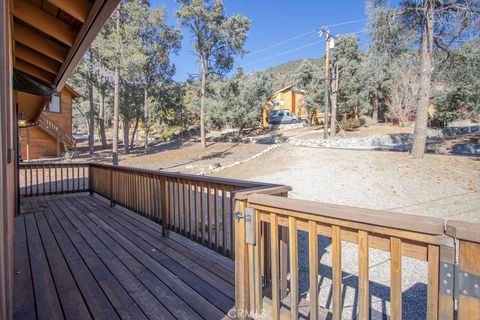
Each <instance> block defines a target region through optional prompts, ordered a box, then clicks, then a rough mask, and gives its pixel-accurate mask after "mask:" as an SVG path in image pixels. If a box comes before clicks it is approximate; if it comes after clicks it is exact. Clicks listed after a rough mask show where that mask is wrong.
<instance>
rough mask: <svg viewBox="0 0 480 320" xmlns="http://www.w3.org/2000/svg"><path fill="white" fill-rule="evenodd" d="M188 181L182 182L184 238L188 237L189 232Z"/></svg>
mask: <svg viewBox="0 0 480 320" xmlns="http://www.w3.org/2000/svg"><path fill="white" fill-rule="evenodd" d="M186 182H187V181H186V180H182V204H183V205H182V218H183V232H182V234H183V235H184V236H188V233H187V232H188V230H187V225H188V223H187V183H186Z"/></svg>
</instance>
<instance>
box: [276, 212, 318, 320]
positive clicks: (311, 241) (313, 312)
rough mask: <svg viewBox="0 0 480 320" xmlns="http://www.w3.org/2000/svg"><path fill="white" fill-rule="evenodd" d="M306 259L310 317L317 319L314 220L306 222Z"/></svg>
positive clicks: (316, 247) (316, 243)
mask: <svg viewBox="0 0 480 320" xmlns="http://www.w3.org/2000/svg"><path fill="white" fill-rule="evenodd" d="M308 260H309V266H310V270H309V273H310V275H309V280H310V319H313V320H316V319H318V287H317V286H318V237H317V223H316V222H315V221H309V222H308ZM272 277H273V275H272Z"/></svg>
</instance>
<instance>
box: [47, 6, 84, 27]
mask: <svg viewBox="0 0 480 320" xmlns="http://www.w3.org/2000/svg"><path fill="white" fill-rule="evenodd" d="M48 2H50V3H51V4H53V5H54V6H56V7H57V8H59V9H61V10H63V11H65V12H66V13H68V14H69V15H71V16H72V17H74V18H75V19H77V20H78V21H80V22H82V23H84V22H85V20H86V19H87V16H88V13H89V12H90V8H91V7H92V4H91V3H90V2H88V1H87V0H75V1H65V0H48Z"/></svg>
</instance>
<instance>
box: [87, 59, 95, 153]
mask: <svg viewBox="0 0 480 320" xmlns="http://www.w3.org/2000/svg"><path fill="white" fill-rule="evenodd" d="M89 51H90V52H89V56H90V75H89V77H88V78H89V79H88V103H89V105H90V114H89V117H88V118H89V121H88V153H89V154H90V155H92V154H93V153H94V152H95V104H94V103H93V56H92V51H91V50H89Z"/></svg>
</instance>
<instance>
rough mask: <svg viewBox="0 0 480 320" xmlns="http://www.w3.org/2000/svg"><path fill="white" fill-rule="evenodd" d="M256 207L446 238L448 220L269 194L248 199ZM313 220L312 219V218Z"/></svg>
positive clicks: (286, 213)
mask: <svg viewBox="0 0 480 320" xmlns="http://www.w3.org/2000/svg"><path fill="white" fill-rule="evenodd" d="M248 202H249V204H250V205H252V206H253V207H259V208H260V207H262V206H267V207H269V208H272V209H273V208H276V209H281V210H283V211H285V215H286V216H290V215H295V216H299V215H300V214H311V215H316V216H321V217H325V218H332V219H340V220H345V221H350V222H358V223H363V224H369V225H372V226H379V227H386V228H395V229H402V230H407V231H413V232H419V233H425V234H432V235H443V234H444V229H445V220H443V219H439V218H433V217H426V216H419V215H413V214H405V213H398V212H390V211H382V210H373V209H366V208H358V207H352V206H344V205H335V204H330V203H321V202H316V201H307V200H300V199H291V198H279V197H274V196H271V195H266V194H258V193H257V194H253V195H251V196H249V197H248ZM309 218H312V217H309Z"/></svg>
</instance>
